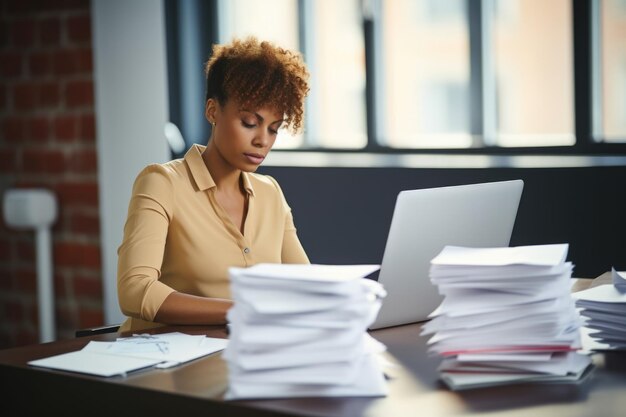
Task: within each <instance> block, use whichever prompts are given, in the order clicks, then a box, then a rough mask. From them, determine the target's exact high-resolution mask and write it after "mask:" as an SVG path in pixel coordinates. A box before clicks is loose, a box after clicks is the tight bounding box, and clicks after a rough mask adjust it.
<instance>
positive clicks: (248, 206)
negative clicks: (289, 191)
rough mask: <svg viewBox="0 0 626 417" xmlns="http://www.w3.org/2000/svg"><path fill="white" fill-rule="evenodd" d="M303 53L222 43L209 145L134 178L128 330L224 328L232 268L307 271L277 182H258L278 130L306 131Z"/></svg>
mask: <svg viewBox="0 0 626 417" xmlns="http://www.w3.org/2000/svg"><path fill="white" fill-rule="evenodd" d="M307 79H308V73H307V70H306V67H305V65H304V63H303V61H302V58H301V57H300V55H298V54H296V53H293V52H291V51H287V50H284V49H282V48H279V47H276V46H274V45H272V44H270V43H268V42H259V41H258V40H256V39H255V38H248V39H246V40H243V41H242V40H235V41H233V42H232V43H231V44H229V45H216V46H214V48H213V55H212V57H211V59H210V60H209V62H208V63H207V65H206V84H207V86H206V88H207V91H206V105H205V116H206V118H207V120H208V121H209V122H210V123H211V124H212V126H213V128H212V132H211V138H210V139H209V141H208V145H207V146H206V147H204V146H199V145H194V146H193V147H192V148H191V149H189V151H188V152H187V153H186V155H185V156H184V158H182V159H178V160H174V161H170V162H168V163H165V164H153V165H150V166H148V167H146V168H145V169H144V170H143V171H142V172H141V173H140V174H139V175H138V177H137V179H136V180H135V184H134V186H133V192H132V197H131V200H130V205H129V209H128V218H127V220H126V225H125V227H124V240H123V242H122V244H121V246H120V248H119V250H118V255H119V260H118V278H117V279H118V298H119V302H120V307H121V309H122V312H123V313H124V314H125V315H127V316H129V319H128V320H127V321H126V322H125V323H124V324H123V325H122V326H121V328H120V331H127V330H140V329H144V328H148V327H155V326H158V325H159V324H222V323H225V321H226V312H227V310H228V309H229V308H230V307H231V305H232V302H231V301H230V290H229V279H228V268H229V267H231V266H238V267H247V266H251V265H253V264H256V263H261V262H270V263H308V262H309V260H308V258H307V256H306V253H305V252H304V249H303V248H302V245H301V244H300V242H299V240H298V237H297V235H296V229H295V227H294V223H293V218H292V215H291V210H290V208H289V206H288V205H287V202H286V201H285V198H284V196H283V194H282V191H281V189H280V187H279V186H278V184H277V183H276V181H275V180H274V179H273V178H271V177H269V176H264V175H259V174H254V171H256V169H257V168H258V167H259V165H260V164H261V163H262V162H263V159H264V158H265V157H266V156H267V154H268V152H269V151H270V150H271V148H272V146H273V145H274V141H275V140H276V135H277V132H278V129H279V128H281V127H287V128H290V129H291V130H292V131H294V132H296V131H298V130H300V129H301V127H302V123H303V107H304V98H305V96H306V94H307V93H308V90H309V89H308V84H307Z"/></svg>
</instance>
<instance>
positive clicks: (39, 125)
mask: <svg viewBox="0 0 626 417" xmlns="http://www.w3.org/2000/svg"><path fill="white" fill-rule="evenodd" d="M27 124H28V133H27V135H28V137H29V138H30V139H32V140H33V141H36V142H46V141H47V140H48V138H49V137H50V132H51V131H52V127H51V126H50V121H49V120H48V118H47V117H46V116H34V117H32V118H31V119H30V120H29V121H28V122H27Z"/></svg>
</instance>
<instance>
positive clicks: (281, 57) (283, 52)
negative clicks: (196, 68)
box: [205, 36, 309, 133]
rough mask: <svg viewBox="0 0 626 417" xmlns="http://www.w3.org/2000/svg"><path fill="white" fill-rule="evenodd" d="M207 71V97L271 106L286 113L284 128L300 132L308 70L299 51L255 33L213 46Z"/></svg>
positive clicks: (255, 106)
mask: <svg viewBox="0 0 626 417" xmlns="http://www.w3.org/2000/svg"><path fill="white" fill-rule="evenodd" d="M205 73H206V99H205V100H209V99H211V98H213V99H217V101H218V102H219V103H220V105H224V104H226V102H227V101H228V100H229V99H231V98H232V99H234V100H236V101H237V102H239V103H240V105H241V106H242V107H243V108H249V109H258V108H260V107H264V106H269V107H272V108H273V109H276V110H277V111H279V112H280V113H282V114H284V115H285V121H284V126H285V127H287V128H288V129H290V130H291V131H292V132H293V133H297V132H299V131H301V129H302V127H303V124H304V120H303V119H304V98H305V97H306V95H307V94H308V92H309V85H308V78H309V73H308V71H307V69H306V66H305V64H304V61H303V59H302V56H301V55H300V54H299V53H297V52H293V51H290V50H287V49H283V48H281V47H278V46H276V45H274V44H273V43H271V42H267V41H263V42H261V41H259V40H258V39H257V38H255V37H252V36H251V37H248V38H246V39H243V40H241V39H235V40H233V41H232V42H231V43H230V44H226V45H213V54H212V56H211V58H210V59H209V61H208V62H207V63H206V66H205Z"/></svg>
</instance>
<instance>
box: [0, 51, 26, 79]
mask: <svg viewBox="0 0 626 417" xmlns="http://www.w3.org/2000/svg"><path fill="white" fill-rule="evenodd" d="M21 73H22V54H20V53H17V52H1V53H0V75H2V77H6V78H9V77H17V76H18V75H20V74H21Z"/></svg>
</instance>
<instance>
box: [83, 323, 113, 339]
mask: <svg viewBox="0 0 626 417" xmlns="http://www.w3.org/2000/svg"><path fill="white" fill-rule="evenodd" d="M119 328H120V325H119V324H109V325H106V326H99V327H87V328H85V329H78V330H76V333H75V337H83V336H94V335H97V334H105V333H115V332H116V331H118V329H119Z"/></svg>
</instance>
